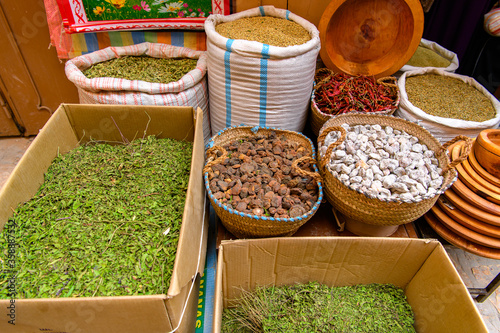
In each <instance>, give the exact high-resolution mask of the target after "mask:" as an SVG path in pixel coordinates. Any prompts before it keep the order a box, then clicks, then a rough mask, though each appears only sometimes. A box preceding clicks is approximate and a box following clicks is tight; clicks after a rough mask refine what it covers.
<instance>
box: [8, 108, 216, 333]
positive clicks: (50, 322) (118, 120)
mask: <svg viewBox="0 0 500 333" xmlns="http://www.w3.org/2000/svg"><path fill="white" fill-rule="evenodd" d="M143 135H146V136H148V135H156V136H157V137H160V138H166V137H168V138H173V139H178V140H189V141H192V142H194V148H193V155H192V165H191V174H190V178H189V183H188V190H187V197H186V205H185V208H184V213H183V220H182V227H181V233H180V239H179V244H178V248H177V254H176V259H175V264H174V272H173V276H172V279H171V281H170V287H169V289H168V292H167V294H166V295H151V296H119V297H81V298H57V299H56V298H54V299H13V300H8V299H7V300H5V299H4V300H0V309H2V310H0V332H40V331H50V332H68V333H69V332H75V333H76V332H92V333H97V332H162V333H165V332H170V331H172V330H175V329H177V328H178V329H177V331H178V332H190V331H194V329H195V320H196V307H197V300H198V287H199V280H200V279H199V274H201V273H202V272H203V269H204V266H205V264H204V263H205V255H206V246H207V245H206V242H207V230H208V215H209V214H208V202H207V201H206V195H205V188H204V185H203V180H202V168H203V164H204V144H203V112H202V110H201V109H198V110H196V111H195V110H194V109H193V108H191V107H157V106H116V105H80V104H74V105H72V104H62V105H61V106H60V107H59V108H58V110H57V111H56V112H55V113H54V114H53V115H52V116H51V118H50V119H49V121H48V122H47V123H46V125H45V126H44V127H43V129H42V130H41V132H40V133H39V134H38V136H37V137H36V138H35V140H34V141H33V142H32V144H31V146H30V147H29V148H28V150H27V151H26V153H25V154H24V156H23V157H22V159H21V160H20V161H19V163H18V165H17V166H16V167H15V169H14V171H13V173H12V174H11V176H10V177H9V179H8V180H7V182H6V183H5V185H4V187H3V188H2V190H1V192H0V225H1V227H2V228H3V227H4V226H5V223H6V221H7V220H8V218H9V217H10V216H11V215H12V209H14V208H16V207H17V205H18V204H19V203H21V202H24V201H27V200H29V199H30V198H31V197H32V196H33V195H34V194H35V193H36V191H37V190H38V188H39V187H40V185H41V184H42V183H43V176H44V173H45V171H46V170H47V169H48V167H49V165H50V164H51V162H52V160H53V159H54V158H55V157H56V156H57V155H58V154H64V153H66V152H68V151H69V150H70V149H72V148H74V147H76V146H78V145H79V144H83V143H85V142H87V141H89V140H90V138H93V139H97V140H106V141H114V142H123V137H125V138H127V139H128V140H129V141H132V140H133V139H134V138H139V137H142V136H143ZM122 136H123V137H122ZM12 315H13V316H12ZM12 319H14V323H15V325H13V324H12V323H9V321H11V320H12Z"/></svg>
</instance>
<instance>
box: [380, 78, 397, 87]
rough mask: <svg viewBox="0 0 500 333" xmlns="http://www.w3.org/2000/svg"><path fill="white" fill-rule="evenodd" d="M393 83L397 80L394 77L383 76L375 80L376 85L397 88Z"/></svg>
mask: <svg viewBox="0 0 500 333" xmlns="http://www.w3.org/2000/svg"><path fill="white" fill-rule="evenodd" d="M387 81H391V82H387ZM395 82H397V80H396V78H395V77H394V76H385V77H381V78H379V79H377V83H378V84H381V85H383V86H387V87H393V88H397V87H398V86H397V85H396V83H395Z"/></svg>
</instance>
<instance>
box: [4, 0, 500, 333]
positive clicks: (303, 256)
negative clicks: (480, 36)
mask: <svg viewBox="0 0 500 333" xmlns="http://www.w3.org/2000/svg"><path fill="white" fill-rule="evenodd" d="M58 2H59V3H64V6H63V5H60V6H61V7H60V8H65V9H66V10H67V9H68V8H70V6H69V1H66V0H58ZM84 2H85V6H86V7H85V10H87V11H92V12H93V13H94V14H95V15H94V16H96V15H97V16H99V15H101V14H103V13H104V12H103V11H101V10H103V8H104V7H102V8H101V6H104V5H105V7H106V8H107V10H108V12H106V13H105V14H106V17H118V18H119V17H120V10H121V8H124V6H125V2H127V1H121V0H120V1H114V0H113V1H111V0H106V2H105V3H103V4H101V5H100V6H99V7H96V8H91V7H92V5H91V4H90V2H89V1H84ZM223 2H224V5H225V6H226V7H228V6H229V3H231V4H232V5H231V6H230V8H231V13H230V14H228V11H226V12H225V14H221V13H219V12H218V11H216V10H215V8H212V11H207V13H205V12H203V13H202V12H201V9H200V11H199V12H196V11H193V8H195V7H197V8H205V9H208V7H210V6H216V3H217V1H215V2H213V3H212V2H208V1H205V0H199V1H185V2H183V1H179V2H174V1H158V0H155V1H148V0H147V1H135V0H132V1H128V3H127V6H128V7H130V8H128V7H127V8H128V9H127V10H129V11H130V13H129V14H134V15H133V18H134V22H135V23H137V24H139V21H141V20H144V21H143V22H140V25H137V27H139V26H141V27H144V25H145V24H148V20H149V19H148V18H146V16H145V17H143V18H141V16H140V13H139V11H148V12H149V10H150V9H151V8H155V6H158V5H161V8H164V9H162V11H163V12H164V13H169V14H168V16H169V17H168V20H169V22H173V23H172V24H173V25H172V26H170V27H168V24H167V23H168V22H166V23H165V24H166V25H167V27H166V28H167V30H168V29H171V30H172V29H174V28H176V27H177V26H176V25H175V20H176V19H182V22H183V24H182V27H183V29H185V30H184V31H183V36H182V37H181V38H184V42H185V43H187V41H188V39H189V38H190V37H189V36H190V35H189V34H190V33H192V32H196V34H198V37H200V36H202V37H203V38H202V39H201V40H202V43H199V42H198V43H197V44H196V45H195V46H196V48H194V47H193V49H191V48H190V47H187V46H174V45H173V44H174V38H173V37H172V38H170V37H169V38H167V39H165V38H163V37H162V38H153V37H154V36H156V34H159V33H160V32H159V31H157V30H154V27H158V24H160V22H156V23H154V24H153V22H149V23H151V24H152V25H151V26H150V28H145V29H144V32H145V35H144V36H146V37H147V38H146V37H145V38H142V37H141V38H139V37H138V36H139V34H138V32H139V30H137V28H134V29H133V30H134V32H133V34H132V35H131V36H133V37H134V38H130V44H127V45H125V44H123V45H110V46H106V47H101V44H102V45H103V46H104V44H103V41H105V40H106V39H109V40H110V41H113V38H109V36H107V37H103V35H99V36H97V37H95V38H96V39H97V41H98V42H97V44H99V50H98V51H94V52H88V53H87V54H82V55H79V56H75V57H73V58H71V59H67V61H66V64H65V73H66V75H67V78H68V82H70V83H71V84H74V85H75V87H76V89H77V90H78V97H79V102H80V103H79V104H65V103H62V104H61V105H60V107H59V109H58V110H57V111H56V112H54V113H53V114H52V115H51V118H50V119H49V122H48V123H47V125H46V126H45V127H44V128H43V129H41V130H40V133H39V134H38V135H37V136H36V137H35V139H34V140H33V143H32V146H31V147H30V149H29V150H28V151H27V152H26V155H25V156H24V157H23V159H21V161H20V162H19V164H18V167H17V168H16V169H15V170H14V172H13V173H12V174H11V176H10V178H9V180H8V181H7V182H6V185H5V186H4V187H3V188H1V189H0V222H1V223H2V224H3V228H4V230H3V232H2V233H1V234H0V263H1V268H2V275H0V307H2V308H4V309H9V310H8V311H9V313H8V314H7V316H8V317H9V319H10V320H5V318H4V319H2V320H0V332H4V331H5V332H11V331H12V332H18V331H19V330H12V327H13V326H14V325H13V323H14V322H15V324H16V325H19V326H18V327H22V328H24V327H26V328H27V329H28V330H31V331H37V330H47V331H61V332H62V331H64V332H66V331H67V332H78V331H84V332H87V331H89V332H108V331H112V332H114V329H117V330H119V331H120V332H122V331H127V330H130V331H134V332H138V331H141V330H143V329H145V330H146V331H148V332H149V331H151V332H153V331H162V332H163V331H165V332H181V333H182V332H195V333H200V332H360V333H361V332H445V331H450V332H458V331H460V330H461V329H463V328H464V327H466V328H467V330H470V331H471V332H488V329H487V324H486V322H485V320H484V318H482V316H481V312H480V310H479V309H478V307H477V306H476V303H475V300H474V299H473V297H471V295H473V293H472V292H471V290H470V289H468V286H466V284H465V283H464V279H463V278H462V277H461V276H460V274H459V273H460V272H459V271H458V270H457V269H456V267H455V263H454V262H453V261H452V260H450V258H449V257H448V255H449V254H448V252H447V250H448V249H449V247H453V248H457V249H461V250H463V251H466V252H468V253H471V254H473V255H477V256H480V257H481V258H488V259H493V260H497V259H500V171H499V170H500V169H499V167H498V165H499V163H500V162H499V161H500V139H499V138H500V129H499V128H498V127H499V125H500V101H499V100H498V98H497V97H495V96H494V95H493V94H492V93H491V92H490V91H489V90H487V89H486V88H485V87H484V86H482V84H481V83H480V82H478V81H476V79H474V78H473V77H469V76H466V75H462V74H455V73H453V72H454V71H455V70H456V69H457V68H458V57H457V55H456V54H455V53H454V52H452V51H450V50H447V49H445V48H444V47H442V46H441V45H438V44H437V43H435V42H432V41H429V40H426V39H424V38H423V36H424V30H423V25H424V15H425V14H424V11H423V9H422V5H421V3H420V1H418V0H395V1H392V0H363V1H346V0H332V1H329V2H328V3H325V4H322V5H319V4H318V3H314V4H313V2H311V8H310V9H308V10H305V9H303V8H302V7H301V6H295V7H294V6H293V5H292V4H291V3H289V4H286V5H285V6H288V7H289V8H288V9H287V8H277V7H276V8H275V7H274V6H273V5H268V6H260V7H256V8H246V6H248V4H244V2H243V1H240V0H230V1H227V0H224V1H223ZM271 3H273V1H271ZM274 5H276V6H281V5H282V4H277V2H276V4H274ZM56 7H57V6H56ZM73 7H74V6H73ZM73 7H71V8H73ZM97 8H100V9H99V10H97ZM131 8H132V9H131ZM228 8H229V7H228ZM243 8H244V9H243ZM290 8H293V9H296V10H297V12H295V13H294V12H292V11H290ZM147 9H149V10H147ZM313 9H314V10H313ZM72 10H77V9H75V8H73V9H72ZM132 10H133V11H132ZM312 12H314V13H315V14H314V15H315V16H314V15H312V14H311V13H312ZM317 13H320V14H322V15H319V17H316V16H318V15H317ZM62 14H64V15H63V16H64V17H65V15H67V14H68V13H67V12H64V13H62ZM108 14H109V15H108ZM150 14H151V15H153V13H150ZM201 14H203V15H201ZM205 14H207V15H205ZM176 15H177V16H178V17H177V16H176ZM205 16H206V17H205ZM190 18H191V19H193V21H192V22H193V23H192V24H191V25H190V23H189V19H190ZM65 19H66V18H65ZM94 19H95V18H94ZM66 20H67V19H66ZM155 20H159V21H161V20H162V18H158V19H156V18H155ZM118 21H119V20H118ZM118 21H117V22H114V23H113V28H112V29H113V30H116V29H118V30H120V29H122V28H120V27H119V25H118V24H119V22H118ZM123 21H124V22H125V23H124V28H123V29H122V30H123V31H122V32H127V31H129V30H131V29H130V26H129V28H127V27H126V20H125V19H123ZM136 21H137V22H136ZM65 22H66V21H65ZM200 22H204V23H203V29H201V28H200V24H201V23H200ZM425 22H427V21H425ZM74 23H75V22H74ZM64 24H68V23H67V22H66V23H64ZM96 24H97V23H96ZM98 25H99V27H100V28H99V29H104V30H105V29H106V27H105V23H103V22H101V23H99V24H98ZM161 26H162V25H161ZM82 27H83V26H82ZM347 27H349V29H348V30H347ZM164 28H165V27H164ZM88 29H89V30H88V31H87V32H83V31H79V32H75V31H70V32H68V31H69V30H68V31H66V33H68V34H75V35H74V36H73V39H72V41H73V43H75V41H76V40H77V37H75V36H78V35H79V34H80V35H79V36H85V35H86V36H87V37H88V36H89V35H88V34H90V33H91V31H92V30H91V29H92V27H89V28H88ZM189 30H192V31H189ZM118 33H120V32H118ZM110 36H113V35H110ZM172 36H173V35H172ZM176 36H177V37H176V38H179V37H178V35H176ZM335 36H337V37H338V38H337V39H336V38H335ZM70 39H71V38H70ZM84 39H85V38H83V39H82V40H84ZM68 40H69V39H68ZM87 40H90V37H89V38H88V39H87ZM175 42H178V41H177V40H175ZM419 42H420V44H419ZM191 45H193V44H191ZM59 131H60V133H59ZM146 133H148V134H146ZM132 138H133V139H132ZM44 156H45V157H44ZM47 156H53V159H51V161H49V160H48V157H47ZM42 157H43V158H42ZM38 160H39V164H38V165H36V167H33V168H31V167H32V166H33V165H34V164H36V162H37V161H38ZM30 169H33V170H35V171H30ZM2 201H3V202H2ZM188 224H189V225H188ZM443 245H446V246H448V247H445V246H443ZM187 253H188V254H189V255H187V256H184V255H185V254H187ZM179 258H181V259H183V260H184V262H182V261H181V260H180V259H179ZM186 258H188V259H189V260H186ZM195 259H197V260H195ZM235 267H236V268H235ZM499 277H500V274H499V275H498V276H497V277H496V278H494V280H493V281H492V282H491V284H490V285H488V287H487V288H485V289H484V290H486V291H484V290H483V291H480V292H479V294H480V295H483V296H484V295H486V296H485V297H486V298H487V297H489V296H490V295H491V294H492V293H493V292H494V290H495V289H496V288H497V287H498V279H499ZM490 278H491V277H490ZM495 281H496V282H495ZM476 301H477V299H476ZM11 304H14V305H15V306H14V307H12V305H11ZM89 306H90V309H92V311H94V310H96V309H97V310H96V311H98V312H96V313H99V314H100V315H99V316H97V315H96V316H95V317H96V319H95V320H94V319H92V320H87V319H88V317H85V318H84V316H82V315H81V314H80V313H81V311H82V309H83V310H85V311H87V310H88V309H89V308H88V307H89ZM9 307H10V308H9ZM134 308H140V310H138V312H137V314H136V313H133V312H134V310H133V309H134ZM436 308H438V309H440V313H439V316H437V315H436V314H435V313H433V311H431V310H429V309H436ZM11 309H15V310H11ZM22 311H26V312H25V313H27V315H24V313H23V312H22ZM42 314H43V315H42ZM465 314H466V315H465ZM12 316H13V317H12ZM92 316H94V312H92ZM207 318H208V319H207ZM72 320H73V321H74V322H73V321H72ZM73 324H74V326H72V325H73ZM9 325H12V326H9ZM110 327H111V328H110ZM16 329H17V328H16ZM19 332H20V331H19Z"/></svg>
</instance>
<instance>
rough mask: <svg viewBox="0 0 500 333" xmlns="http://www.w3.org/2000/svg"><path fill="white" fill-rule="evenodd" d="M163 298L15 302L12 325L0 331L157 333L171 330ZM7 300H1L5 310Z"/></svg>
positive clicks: (2, 323) (1, 326)
mask: <svg viewBox="0 0 500 333" xmlns="http://www.w3.org/2000/svg"><path fill="white" fill-rule="evenodd" d="M164 298H165V296H120V297H83V298H77V299H75V298H58V299H57V301H54V300H53V299H19V300H15V323H16V325H12V324H9V323H8V322H7V320H1V321H0V332H39V331H51V332H94V333H98V332H103V333H105V332H106V333H108V332H158V333H160V332H161V333H164V332H167V331H168V330H170V329H171V325H170V323H169V321H168V316H167V311H166V309H165V306H164V304H163V302H164ZM10 304H12V303H10V300H1V301H0V306H1V307H2V308H4V309H6V308H7V307H8V306H10Z"/></svg>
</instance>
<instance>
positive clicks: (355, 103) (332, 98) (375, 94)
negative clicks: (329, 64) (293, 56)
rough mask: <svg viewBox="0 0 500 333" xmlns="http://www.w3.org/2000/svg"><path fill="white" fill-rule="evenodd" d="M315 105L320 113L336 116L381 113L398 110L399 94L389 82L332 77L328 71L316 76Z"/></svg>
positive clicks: (393, 79)
mask: <svg viewBox="0 0 500 333" xmlns="http://www.w3.org/2000/svg"><path fill="white" fill-rule="evenodd" d="M315 79H316V82H318V84H317V85H316V87H315V93H314V101H315V103H316V105H317V107H318V108H319V110H320V111H321V112H323V113H326V114H330V115H338V114H342V113H347V112H352V111H356V112H381V111H388V110H391V109H393V108H395V107H396V106H397V102H398V90H397V86H396V85H395V84H394V83H387V82H385V80H387V79H390V80H392V81H393V82H394V81H395V78H393V77H390V78H382V79H378V80H375V79H374V78H373V77H369V76H364V75H358V76H351V75H347V74H344V73H334V72H332V71H331V70H329V69H327V68H322V69H320V70H318V72H316V77H315Z"/></svg>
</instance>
